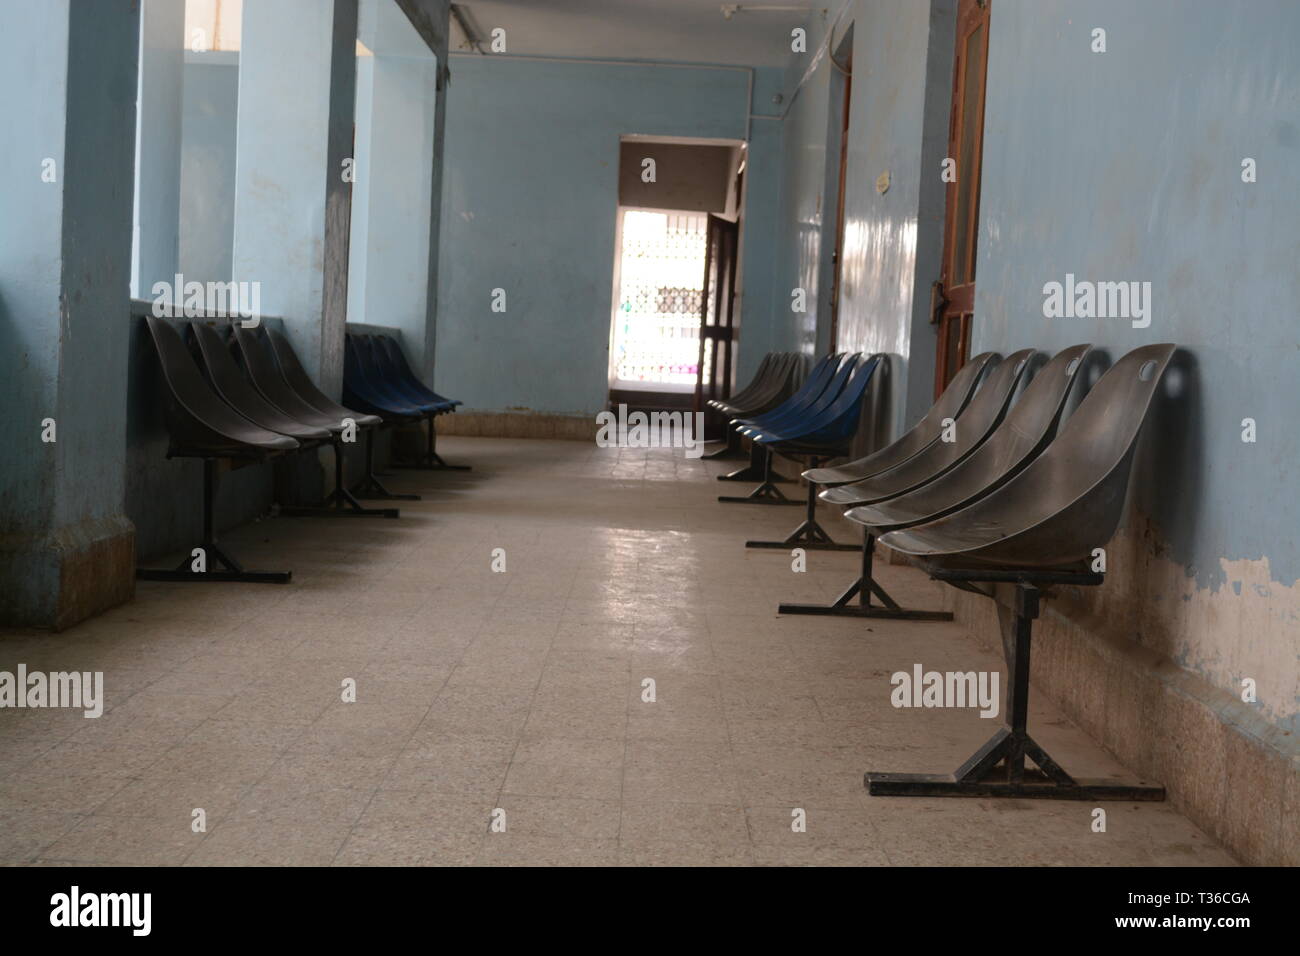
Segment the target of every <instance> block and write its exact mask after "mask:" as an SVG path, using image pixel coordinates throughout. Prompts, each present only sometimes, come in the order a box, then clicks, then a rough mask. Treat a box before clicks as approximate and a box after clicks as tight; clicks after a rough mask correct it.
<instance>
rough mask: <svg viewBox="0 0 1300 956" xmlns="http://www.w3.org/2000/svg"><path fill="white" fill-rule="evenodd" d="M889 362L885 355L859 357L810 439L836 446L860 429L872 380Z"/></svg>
mask: <svg viewBox="0 0 1300 956" xmlns="http://www.w3.org/2000/svg"><path fill="white" fill-rule="evenodd" d="M884 360H885V357H884V356H883V355H879V354H877V355H862V356H859V357H858V359H857V362H856V363H855V368H854V369H853V374H852V376H851V377H850V378H849V380H848V381H847V382H846V383H845V384H844V387H843V388H842V389H841V390H840V393H839V395H838V396H836V398H835V401H834V402H833V403H831V405H830V406H828V407H827V408H826V410H825V411H824V412H823V413H822V415H821V416H820V420H819V421H818V422H817V423H816V426H815V427H816V432H815V433H813V434H810V435H809V436H808V437H809V439H812V440H815V441H816V442H817V443H825V444H833V443H838V442H841V441H844V440H845V439H847V438H849V437H850V436H851V435H852V434H853V432H855V431H856V430H857V427H858V421H859V419H860V418H861V417H862V406H863V396H864V395H865V394H866V391H867V388H868V387H869V386H870V385H871V379H872V377H873V376H874V375H875V373H876V369H878V368H879V367H880V365H881V363H883V362H884Z"/></svg>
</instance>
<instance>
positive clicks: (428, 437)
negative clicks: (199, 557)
mask: <svg viewBox="0 0 1300 956" xmlns="http://www.w3.org/2000/svg"><path fill="white" fill-rule="evenodd" d="M433 419H434V416H433V415H430V416H429V418H428V422H429V428H428V431H427V432H426V434H425V449H424V454H423V455H421V456H420V457H419V458H417V459H415V461H413V462H400V463H399V462H393V467H394V468H418V469H420V470H422V471H471V470H472V469H471V468H470V466H469V465H449V464H447V463H446V462H445V461H444V460H443V458H442V456H441V455H439V454H438V430H437V429H436V428H435V427H434V424H433Z"/></svg>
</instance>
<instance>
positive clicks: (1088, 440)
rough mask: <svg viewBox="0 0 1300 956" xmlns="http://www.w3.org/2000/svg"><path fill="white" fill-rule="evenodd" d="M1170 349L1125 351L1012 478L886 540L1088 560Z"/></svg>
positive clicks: (970, 558)
mask: <svg viewBox="0 0 1300 956" xmlns="http://www.w3.org/2000/svg"><path fill="white" fill-rule="evenodd" d="M1176 349H1177V346H1174V345H1169V344H1162V345H1145V346H1142V347H1141V348H1137V349H1134V350H1133V351H1132V352H1129V353H1128V354H1127V355H1125V356H1124V357H1123V358H1121V359H1120V360H1119V361H1118V362H1116V363H1115V364H1114V365H1113V366H1111V368H1110V369H1109V370H1108V371H1107V372H1106V374H1105V375H1103V376H1102V377H1101V379H1100V380H1098V382H1097V384H1096V385H1094V386H1093V387H1092V390H1091V391H1089V392H1088V394H1087V396H1086V397H1085V398H1084V399H1083V401H1082V402H1080V403H1079V407H1078V408H1077V409H1076V410H1075V412H1074V414H1073V415H1071V416H1070V418H1069V419H1068V420H1067V421H1066V423H1065V426H1064V427H1063V428H1061V430H1060V432H1059V433H1058V434H1057V436H1056V438H1055V439H1054V440H1053V441H1052V443H1051V444H1050V445H1048V446H1047V448H1046V449H1045V450H1044V451H1043V453H1042V454H1041V455H1039V456H1038V457H1037V458H1035V459H1034V460H1033V461H1032V462H1031V463H1030V464H1029V465H1028V466H1027V467H1026V468H1025V469H1024V470H1023V471H1021V472H1020V473H1019V474H1018V475H1016V476H1015V477H1014V478H1012V479H1011V480H1010V481H1008V482H1006V483H1005V484H1004V485H1002V486H1001V487H1000V488H998V489H997V490H996V491H995V492H993V493H992V494H990V495H988V496H987V497H984V498H981V499H980V500H978V501H976V502H975V503H974V504H971V505H970V506H968V507H966V508H963V509H961V510H960V511H957V512H954V513H953V514H951V515H948V516H947V517H946V518H940V519H939V520H937V521H934V522H931V523H929V524H926V525H921V526H919V527H917V528H914V529H911V530H909V531H899V532H894V533H893V534H892V535H889V536H887V537H889V538H894V537H895V536H898V545H899V550H902V551H906V552H907V553H912V554H924V555H929V556H943V559H944V562H945V563H947V564H950V565H951V566H963V567H965V566H976V567H988V566H995V567H1011V568H1020V567H1024V568H1042V567H1061V566H1066V565H1071V564H1074V563H1076V562H1082V561H1085V560H1087V559H1088V558H1089V557H1090V556H1091V554H1092V551H1093V549H1094V548H1097V547H1101V546H1102V545H1104V544H1106V542H1107V541H1109V540H1110V538H1111V536H1112V535H1113V534H1114V533H1115V529H1116V528H1117V527H1118V526H1119V519H1120V517H1121V515H1122V514H1123V510H1124V501H1125V498H1126V493H1127V489H1128V480H1129V475H1130V472H1131V470H1132V463H1133V452H1134V449H1135V448H1136V447H1137V437H1138V434H1139V432H1140V431H1141V429H1142V423H1143V422H1144V421H1145V419H1146V414H1147V409H1148V408H1149V407H1150V405H1151V399H1152V397H1153V396H1154V395H1155V391H1156V388H1157V387H1158V386H1159V384H1160V379H1161V376H1162V375H1163V374H1164V370H1165V368H1166V367H1167V366H1168V364H1169V361H1170V359H1171V358H1172V357H1173V354H1174V352H1175V351H1176ZM909 536H911V537H909ZM890 546H891V547H893V546H894V543H893V542H890ZM918 546H919V550H910V549H911V548H914V547H918Z"/></svg>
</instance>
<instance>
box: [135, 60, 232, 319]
mask: <svg viewBox="0 0 1300 956" xmlns="http://www.w3.org/2000/svg"><path fill="white" fill-rule="evenodd" d="M238 111H239V54H237V53H195V54H188V56H187V62H186V63H185V97H184V108H183V117H182V134H181V197H180V210H181V212H180V263H181V272H182V273H183V274H184V276H185V277H186V279H187V280H189V279H194V280H196V281H198V282H209V281H213V282H228V281H230V280H231V279H232V278H233V275H232V271H231V253H232V250H233V248H234V241H235V135H236V118H237V116H238ZM141 291H142V293H143V294H144V295H145V297H148V292H149V290H148V289H143V290H141Z"/></svg>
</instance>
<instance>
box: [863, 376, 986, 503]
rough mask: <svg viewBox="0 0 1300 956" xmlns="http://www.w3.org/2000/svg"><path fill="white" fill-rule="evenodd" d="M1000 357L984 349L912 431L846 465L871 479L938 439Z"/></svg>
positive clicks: (960, 412) (954, 377) (954, 379)
mask: <svg viewBox="0 0 1300 956" xmlns="http://www.w3.org/2000/svg"><path fill="white" fill-rule="evenodd" d="M998 358H999V356H998V354H997V353H996V352H983V353H981V354H979V355H976V356H975V357H974V358H972V359H970V360H969V361H968V362H967V363H966V364H965V365H963V366H962V367H961V369H960V370H958V372H957V374H956V375H954V376H953V379H952V381H951V382H949V383H948V387H947V388H945V389H944V390H943V394H942V395H940V396H939V399H938V401H936V402H935V403H934V404H933V405H932V406H930V410H929V411H928V412H926V413H925V416H924V417H923V418H922V419H921V420H920V421H919V422H917V423H916V424H915V425H914V426H913V427H912V428H911V429H910V430H909V431H907V432H906V433H904V434H903V436H902V437H901V438H899V439H898V440H897V441H895V442H894V443H893V444H890V445H886V446H885V447H884V448H882V449H880V450H879V451H876V452H873V453H871V454H870V455H867V456H866V457H865V458H860V459H858V460H857V461H854V462H850V463H849V464H848V465H845V466H843V467H844V470H846V471H847V470H850V469H852V470H853V471H855V472H857V473H858V475H859V477H861V478H868V477H870V476H872V475H877V474H880V473H881V472H883V471H888V470H889V469H890V468H895V467H897V466H898V465H901V464H902V463H903V462H905V461H907V460H908V459H909V458H911V457H912V456H914V455H917V454H920V453H921V452H922V451H924V450H925V449H926V448H928V447H929V446H930V445H931V444H933V443H934V442H936V441H938V440H939V438H940V436H941V435H942V434H943V423H944V419H947V418H953V419H955V418H957V416H959V415H961V414H962V410H963V409H964V408H965V407H966V403H967V402H969V401H970V397H971V394H972V393H973V392H974V391H975V386H976V385H977V384H979V381H980V376H981V375H982V374H983V373H984V371H985V369H987V368H988V367H989V366H990V365H992V364H994V363H996V362H997V361H998Z"/></svg>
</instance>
